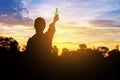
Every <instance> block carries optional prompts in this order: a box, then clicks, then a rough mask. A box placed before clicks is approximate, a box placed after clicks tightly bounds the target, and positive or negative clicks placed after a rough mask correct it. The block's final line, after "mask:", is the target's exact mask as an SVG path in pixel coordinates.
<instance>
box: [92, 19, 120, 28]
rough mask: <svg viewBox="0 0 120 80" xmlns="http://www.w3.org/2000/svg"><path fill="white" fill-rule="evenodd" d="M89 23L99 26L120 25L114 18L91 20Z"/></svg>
mask: <svg viewBox="0 0 120 80" xmlns="http://www.w3.org/2000/svg"><path fill="white" fill-rule="evenodd" d="M90 23H91V24H93V25H95V26H100V27H120V22H118V21H114V20H93V21H90Z"/></svg>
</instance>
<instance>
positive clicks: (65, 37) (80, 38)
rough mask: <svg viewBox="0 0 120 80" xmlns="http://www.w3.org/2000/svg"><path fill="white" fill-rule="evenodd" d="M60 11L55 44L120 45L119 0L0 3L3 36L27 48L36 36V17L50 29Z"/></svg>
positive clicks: (72, 47)
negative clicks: (32, 37)
mask: <svg viewBox="0 0 120 80" xmlns="http://www.w3.org/2000/svg"><path fill="white" fill-rule="evenodd" d="M56 8H58V10H59V18H60V19H59V21H58V22H57V23H56V33H55V35H54V39H53V45H57V46H58V48H60V49H62V48H64V47H66V48H68V49H70V50H75V49H77V48H79V46H78V45H79V44H81V43H84V44H87V46H88V47H89V48H93V47H97V46H107V47H109V48H111V49H112V48H115V46H116V45H120V0H0V36H4V37H13V38H14V39H16V40H17V41H18V42H19V44H20V45H26V43H27V40H28V38H29V37H31V36H32V35H34V33H35V31H34V27H33V23H34V20H35V18H37V17H39V16H40V17H43V18H44V19H45V20H46V22H47V26H46V29H47V28H48V26H49V24H50V23H51V22H52V19H53V17H54V13H55V9H56Z"/></svg>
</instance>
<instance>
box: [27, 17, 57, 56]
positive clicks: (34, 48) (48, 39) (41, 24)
mask: <svg viewBox="0 0 120 80" xmlns="http://www.w3.org/2000/svg"><path fill="white" fill-rule="evenodd" d="M57 20H58V16H55V17H54V20H53V22H52V23H51V24H50V26H49V29H48V31H46V32H45V33H43V31H44V29H45V26H46V22H45V20H44V19H43V18H42V17H38V18H37V19H36V20H35V22H34V28H35V30H36V34H35V35H33V36H32V37H31V38H29V40H28V42H27V47H26V50H27V52H28V53H30V55H32V56H35V57H45V56H49V55H50V53H51V49H52V39H53V35H54V33H55V22H56V21H57Z"/></svg>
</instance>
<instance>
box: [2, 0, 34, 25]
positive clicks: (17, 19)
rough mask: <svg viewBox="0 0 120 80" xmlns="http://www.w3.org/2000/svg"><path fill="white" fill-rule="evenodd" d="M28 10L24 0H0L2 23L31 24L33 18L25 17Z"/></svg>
mask: <svg viewBox="0 0 120 80" xmlns="http://www.w3.org/2000/svg"><path fill="white" fill-rule="evenodd" d="M23 14H24V15H25V14H26V15H27V14H28V10H27V8H25V7H24V4H23V2H22V0H0V23H4V24H11V25H17V24H21V25H30V24H31V23H30V22H32V19H31V18H29V17H24V16H23Z"/></svg>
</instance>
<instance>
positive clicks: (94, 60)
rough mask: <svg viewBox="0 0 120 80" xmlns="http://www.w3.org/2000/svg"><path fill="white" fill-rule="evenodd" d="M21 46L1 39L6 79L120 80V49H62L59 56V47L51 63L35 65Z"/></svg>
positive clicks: (49, 61)
mask: <svg viewBox="0 0 120 80" xmlns="http://www.w3.org/2000/svg"><path fill="white" fill-rule="evenodd" d="M19 49H20V47H19V46H18V42H17V41H16V40H15V39H13V38H7V37H0V59H1V60H0V61H1V65H3V67H2V68H1V69H2V71H1V72H3V74H4V75H5V76H6V77H4V78H7V79H8V80H9V79H12V80H13V79H15V80H18V79H20V80H21V79H32V80H33V79H34V80H37V79H40V80H80V79H82V80H86V79H87V80H90V79H96V80H103V79H113V80H115V79H120V77H119V73H120V71H119V70H120V69H119V68H120V51H119V46H118V45H117V46H116V48H115V49H112V50H110V51H109V48H107V47H104V46H102V47H98V48H97V49H90V48H87V45H86V44H79V49H77V50H76V51H69V49H67V48H63V49H62V54H61V56H58V48H57V46H53V48H52V50H51V52H52V54H51V55H50V56H49V58H48V59H46V58H41V59H39V60H38V61H33V60H32V58H31V56H30V54H29V53H27V52H26V51H25V49H24V50H23V51H22V52H20V50H19Z"/></svg>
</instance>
